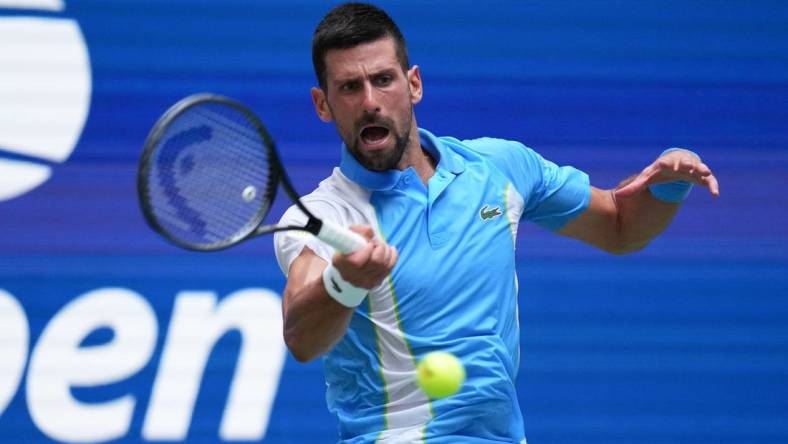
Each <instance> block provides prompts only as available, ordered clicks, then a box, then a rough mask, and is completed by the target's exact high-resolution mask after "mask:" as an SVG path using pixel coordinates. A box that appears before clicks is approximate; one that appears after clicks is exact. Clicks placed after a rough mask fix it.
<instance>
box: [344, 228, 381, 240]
mask: <svg viewBox="0 0 788 444" xmlns="http://www.w3.org/2000/svg"><path fill="white" fill-rule="evenodd" d="M349 228H350V231H353V232H355V233H358V234H360V235H362V236H363V237H364V238H365V239H366V240H372V238H373V237H374V236H375V232H374V231H372V227H370V226H369V225H351V226H350V227H349Z"/></svg>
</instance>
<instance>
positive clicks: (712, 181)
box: [559, 149, 720, 254]
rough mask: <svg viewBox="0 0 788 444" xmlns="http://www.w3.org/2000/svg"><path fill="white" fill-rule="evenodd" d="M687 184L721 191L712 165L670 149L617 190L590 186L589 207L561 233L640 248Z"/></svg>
mask: <svg viewBox="0 0 788 444" xmlns="http://www.w3.org/2000/svg"><path fill="white" fill-rule="evenodd" d="M680 181H684V182H688V184H686V185H685V184H682V183H681V182H680ZM689 184H697V185H702V186H704V187H706V188H708V189H709V191H710V192H711V194H712V195H714V196H719V194H720V189H719V184H718V183H717V179H716V178H715V177H714V174H712V172H711V169H709V167H708V166H707V165H706V164H704V163H703V162H702V161H701V159H700V158H699V157H698V156H697V155H696V154H695V153H693V152H691V151H687V150H681V149H675V150H668V151H666V152H665V153H663V154H662V155H661V156H660V157H659V158H658V159H657V160H655V161H654V163H652V164H651V165H649V166H647V167H646V168H645V169H644V170H643V171H641V172H640V174H638V175H636V176H633V177H630V178H629V179H626V180H625V181H623V182H622V183H621V184H619V186H618V187H616V188H615V189H613V190H600V189H598V188H594V187H591V201H590V203H589V205H588V208H587V209H586V211H584V212H583V213H582V214H580V215H579V216H578V217H577V218H576V219H574V220H573V221H571V222H569V223H568V224H566V226H564V227H563V228H562V229H561V230H559V234H562V235H565V236H569V237H572V238H575V239H579V240H582V241H584V242H587V243H589V244H592V245H594V246H597V247H599V248H601V249H603V250H605V251H608V252H610V253H614V254H626V253H631V252H634V251H637V250H640V249H642V248H643V247H645V246H646V245H647V244H648V243H649V242H650V241H651V240H652V239H654V238H655V237H656V236H657V235H658V234H659V233H660V232H662V230H664V229H665V228H666V227H667V226H668V225H669V224H670V222H671V221H672V220H673V216H675V214H676V212H677V211H678V209H679V207H680V206H681V201H682V200H683V196H682V191H683V190H684V189H686V188H687V187H688V186H689ZM655 196H659V198H657V197H655Z"/></svg>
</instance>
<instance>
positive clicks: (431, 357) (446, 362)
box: [416, 351, 465, 399]
mask: <svg viewBox="0 0 788 444" xmlns="http://www.w3.org/2000/svg"><path fill="white" fill-rule="evenodd" d="M416 381H417V382H418V384H419V387H421V389H422V390H424V393H426V394H427V396H429V397H430V398H433V399H435V398H445V397H446V396H451V395H453V394H455V393H457V392H458V391H459V390H460V387H462V383H463V382H465V367H464V366H463V365H462V362H460V360H459V359H457V357H456V356H454V355H453V354H451V353H447V352H442V351H436V352H431V353H427V354H426V355H425V356H424V358H423V359H422V360H421V362H419V365H418V366H417V367H416Z"/></svg>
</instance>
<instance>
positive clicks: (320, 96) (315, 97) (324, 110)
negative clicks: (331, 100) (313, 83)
mask: <svg viewBox="0 0 788 444" xmlns="http://www.w3.org/2000/svg"><path fill="white" fill-rule="evenodd" d="M311 92H312V104H313V105H315V112H317V117H319V118H320V120H322V121H323V122H326V123H328V122H330V121H331V120H332V119H333V118H334V117H333V116H332V115H331V108H329V106H328V102H327V101H326V94H325V93H324V92H323V90H322V89H320V88H317V87H312V90H311Z"/></svg>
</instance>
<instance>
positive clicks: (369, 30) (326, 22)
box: [312, 3, 408, 91]
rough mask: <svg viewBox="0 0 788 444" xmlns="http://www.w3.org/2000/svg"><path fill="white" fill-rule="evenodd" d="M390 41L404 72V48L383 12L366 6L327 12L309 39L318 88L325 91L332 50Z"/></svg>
mask: <svg viewBox="0 0 788 444" xmlns="http://www.w3.org/2000/svg"><path fill="white" fill-rule="evenodd" d="M385 37H392V38H393V39H394V42H395V43H396V46H397V60H398V61H399V64H400V66H402V70H403V71H407V70H408V48H407V47H406V46H405V37H403V36H402V32H400V30H399V28H398V27H397V25H396V23H394V20H392V19H391V17H389V15H388V14H386V12H385V11H383V10H382V9H380V8H378V7H377V6H373V5H370V4H367V3H345V4H342V5H339V6H337V7H335V8H334V9H332V10H331V11H329V13H328V14H326V16H325V17H323V20H321V21H320V24H318V25H317V28H316V29H315V33H314V34H313V35H312V65H314V67H315V75H317V81H318V82H319V83H320V87H321V88H322V89H323V90H324V91H325V89H326V54H327V53H328V51H330V50H332V49H347V48H352V47H354V46H356V45H360V44H362V43H369V42H374V41H376V40H380V39H382V38H385Z"/></svg>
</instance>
